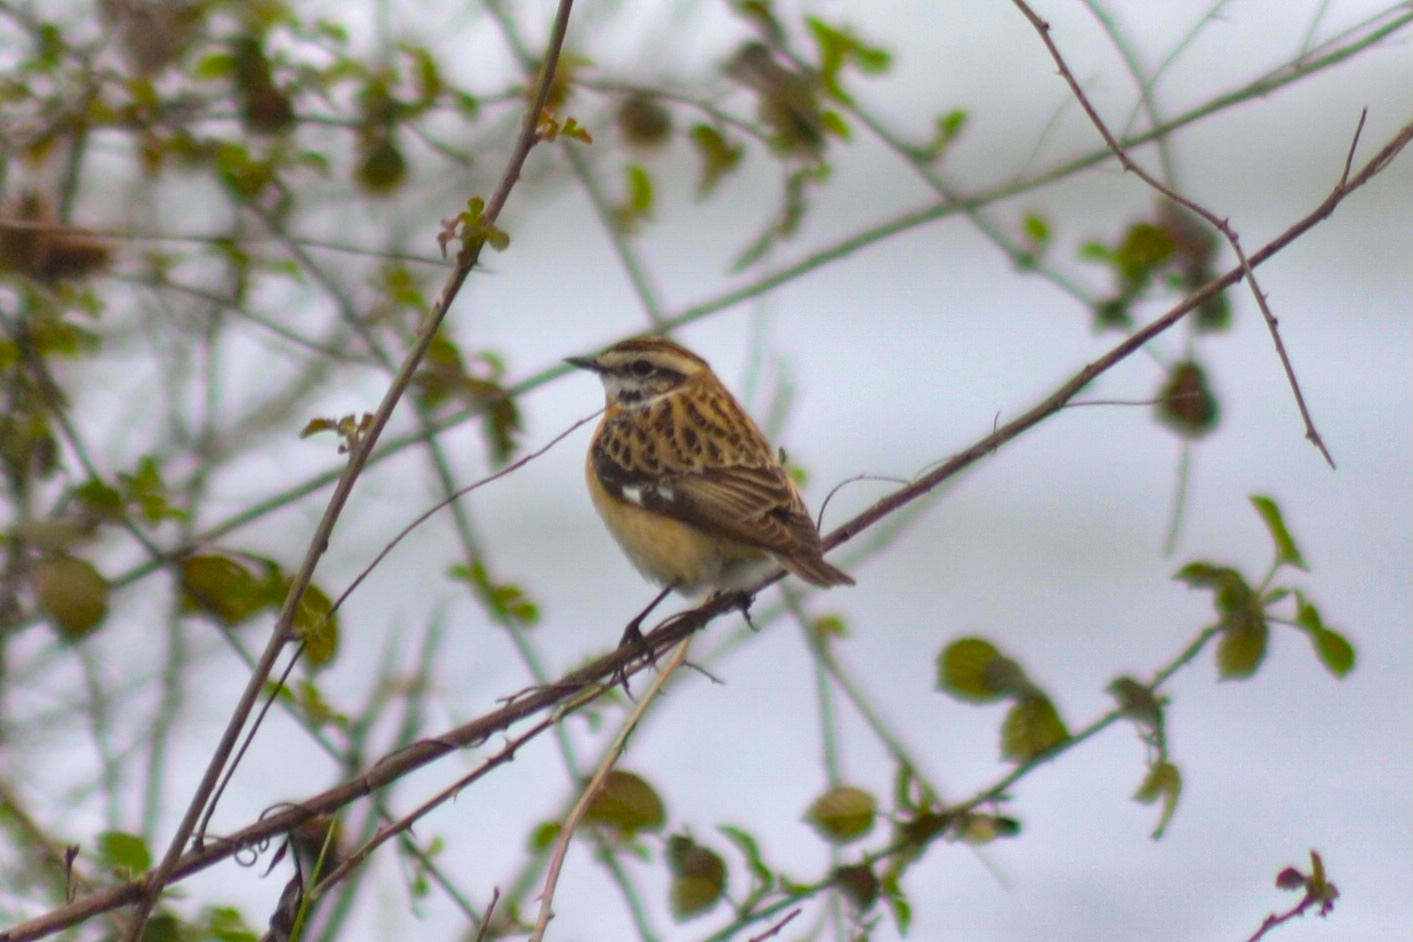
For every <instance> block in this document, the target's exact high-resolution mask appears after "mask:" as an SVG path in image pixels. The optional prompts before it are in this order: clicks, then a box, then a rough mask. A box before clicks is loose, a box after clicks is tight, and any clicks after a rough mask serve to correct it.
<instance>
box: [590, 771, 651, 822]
mask: <svg viewBox="0 0 1413 942" xmlns="http://www.w3.org/2000/svg"><path fill="white" fill-rule="evenodd" d="M584 820H585V821H587V822H589V823H591V824H598V825H602V826H604V827H609V828H613V829H614V830H616V831H618V832H619V833H620V834H622V835H623V836H625V837H630V836H632V835H634V834H636V833H638V832H639V831H657V830H661V828H662V826H663V825H664V824H666V823H667V811H666V809H664V807H663V804H662V799H661V798H659V797H658V794H657V790H656V789H654V788H653V787H652V786H651V785H649V784H648V783H647V781H646V780H645V779H643V778H642V777H641V776H638V775H634V774H633V773H632V772H623V771H620V770H618V769H614V770H613V771H611V772H609V773H608V775H607V776H605V778H604V780H603V783H602V784H601V785H600V786H599V790H598V791H597V792H595V793H594V797H593V799H592V800H591V801H590V802H589V807H588V809H587V810H586V811H585V812H584Z"/></svg>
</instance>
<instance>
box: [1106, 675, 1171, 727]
mask: <svg viewBox="0 0 1413 942" xmlns="http://www.w3.org/2000/svg"><path fill="white" fill-rule="evenodd" d="M1104 689H1105V690H1107V691H1108V692H1109V693H1110V694H1112V695H1113V697H1114V699H1115V700H1117V701H1118V702H1119V710H1121V711H1122V712H1123V715H1124V716H1126V717H1128V718H1129V719H1131V720H1133V721H1135V722H1138V723H1142V724H1143V725H1145V726H1148V727H1153V728H1156V727H1158V726H1159V725H1161V723H1162V721H1163V703H1162V701H1161V700H1159V699H1158V697H1157V695H1156V694H1154V693H1153V691H1152V689H1151V688H1149V687H1147V686H1145V685H1144V684H1141V683H1139V682H1138V681H1136V680H1134V679H1133V678H1132V677H1116V678H1114V680H1113V681H1112V682H1111V683H1110V684H1109V686H1108V687H1105V688H1104Z"/></svg>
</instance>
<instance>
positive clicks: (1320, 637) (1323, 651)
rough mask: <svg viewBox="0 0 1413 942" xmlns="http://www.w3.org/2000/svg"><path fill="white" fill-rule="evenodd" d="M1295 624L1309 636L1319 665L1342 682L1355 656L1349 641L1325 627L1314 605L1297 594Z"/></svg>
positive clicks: (1352, 668) (1351, 666)
mask: <svg viewBox="0 0 1413 942" xmlns="http://www.w3.org/2000/svg"><path fill="white" fill-rule="evenodd" d="M1296 598H1297V606H1296V615H1295V620H1296V622H1297V623H1298V624H1299V625H1300V626H1301V627H1303V628H1304V629H1305V630H1306V631H1307V632H1309V634H1310V641H1311V643H1313V644H1314V646H1315V656H1316V657H1318V658H1319V659H1320V663H1321V664H1323V665H1325V669H1326V670H1328V671H1329V672H1330V673H1331V674H1333V675H1335V677H1336V678H1337V679H1340V680H1343V679H1344V677H1345V676H1346V675H1348V673H1349V672H1350V671H1352V670H1354V662H1355V654H1354V645H1352V644H1350V643H1349V639H1347V638H1346V637H1344V635H1342V634H1340V633H1339V632H1338V631H1335V630H1334V629H1333V628H1327V627H1326V626H1325V622H1324V619H1322V618H1321V617H1320V610H1319V609H1318V608H1316V607H1315V603H1313V602H1311V601H1310V600H1309V599H1307V598H1305V596H1304V595H1300V594H1298V593H1297V595H1296Z"/></svg>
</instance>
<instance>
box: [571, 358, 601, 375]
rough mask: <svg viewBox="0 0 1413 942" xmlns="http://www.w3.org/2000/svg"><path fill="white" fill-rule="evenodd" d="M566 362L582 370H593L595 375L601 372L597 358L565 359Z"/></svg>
mask: <svg viewBox="0 0 1413 942" xmlns="http://www.w3.org/2000/svg"><path fill="white" fill-rule="evenodd" d="M564 362H565V363H568V364H569V365H570V366H577V367H578V368H579V369H581V370H593V371H594V372H595V373H598V372H601V370H600V368H599V362H598V359H597V358H595V357H565V358H564Z"/></svg>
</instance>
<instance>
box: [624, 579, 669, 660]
mask: <svg viewBox="0 0 1413 942" xmlns="http://www.w3.org/2000/svg"><path fill="white" fill-rule="evenodd" d="M674 588H676V586H675V585H668V586H667V587H666V588H664V589H663V590H662V591H661V592H659V593H658V594H657V595H655V596H654V597H653V600H652V601H651V602H649V603H648V607H647V608H645V609H643V610H642V611H641V612H639V613H638V614H637V615H634V616H633V620H632V621H630V622H629V623H628V626H627V627H626V628H624V629H623V637H622V639H620V640H619V642H618V646H619V647H620V648H621V647H623V646H624V645H625V644H631V645H633V646H634V647H636V648H637V649H638V650H639V652H643V651H644V650H645V649H646V648H647V642H646V641H644V640H643V632H642V631H641V630H639V629H641V628H642V625H643V619H644V618H647V617H648V616H649V615H651V614H652V611H653V609H655V608H657V607H658V605H660V604H662V600H663V599H665V598H667V593H669V592H671V591H672V590H673V589H674Z"/></svg>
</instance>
